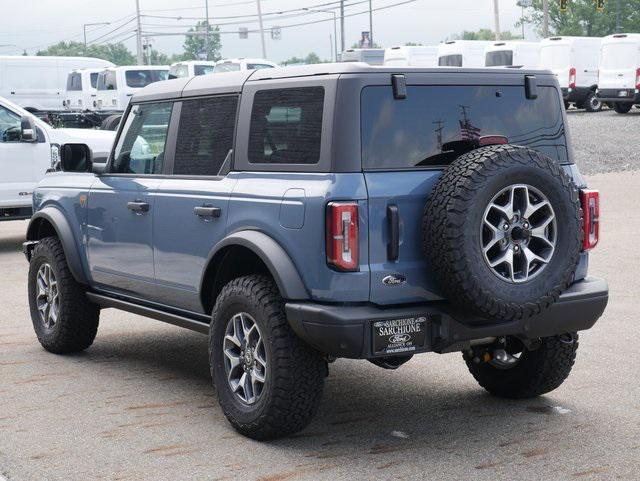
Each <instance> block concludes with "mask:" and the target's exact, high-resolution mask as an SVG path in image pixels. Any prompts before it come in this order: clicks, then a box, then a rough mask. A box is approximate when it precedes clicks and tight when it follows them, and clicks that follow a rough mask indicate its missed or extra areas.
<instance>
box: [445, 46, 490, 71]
mask: <svg viewBox="0 0 640 481" xmlns="http://www.w3.org/2000/svg"><path fill="white" fill-rule="evenodd" d="M491 43H492V42H486V41H484V40H450V41H449V42H444V43H441V44H440V45H439V46H438V65H439V66H440V67H484V50H485V48H486V47H487V45H490V44H491Z"/></svg>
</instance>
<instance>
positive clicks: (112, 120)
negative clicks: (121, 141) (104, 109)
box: [100, 114, 122, 130]
mask: <svg viewBox="0 0 640 481" xmlns="http://www.w3.org/2000/svg"><path fill="white" fill-rule="evenodd" d="M121 118H122V115H120V114H113V115H109V116H108V117H107V118H106V119H104V120H103V121H102V124H101V125H100V130H118V126H119V125H120V119H121Z"/></svg>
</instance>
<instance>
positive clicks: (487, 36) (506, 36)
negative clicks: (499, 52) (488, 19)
mask: <svg viewBox="0 0 640 481" xmlns="http://www.w3.org/2000/svg"><path fill="white" fill-rule="evenodd" d="M495 38H496V34H495V32H494V31H493V30H491V29H488V28H481V29H480V30H478V31H477V32H472V31H469V30H463V31H462V33H459V34H456V35H453V37H452V40H495ZM520 38H522V37H520V36H519V35H514V34H512V33H511V32H500V40H516V39H520Z"/></svg>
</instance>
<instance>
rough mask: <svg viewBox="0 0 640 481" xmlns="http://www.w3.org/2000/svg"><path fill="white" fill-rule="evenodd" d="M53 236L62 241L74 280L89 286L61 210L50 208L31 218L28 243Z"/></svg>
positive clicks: (70, 231) (69, 227)
mask: <svg viewBox="0 0 640 481" xmlns="http://www.w3.org/2000/svg"><path fill="white" fill-rule="evenodd" d="M51 236H56V237H57V238H58V239H60V243H61V244H62V250H63V251H64V255H65V257H66V259H67V264H68V265H69V270H70V271H71V274H72V275H73V278H74V279H75V280H76V281H77V282H79V283H81V284H88V280H87V276H86V275H85V272H84V269H83V267H82V261H81V259H80V254H79V252H78V248H77V244H76V241H75V237H74V235H73V231H72V230H71V226H70V225H69V222H68V221H67V218H66V217H65V216H64V214H63V213H62V212H61V211H60V210H59V209H57V208H55V207H51V206H50V207H45V208H44V209H42V210H40V211H38V212H36V213H35V214H34V215H33V217H32V218H31V221H30V222H29V227H28V228H27V241H38V240H41V239H44V238H45V237H51Z"/></svg>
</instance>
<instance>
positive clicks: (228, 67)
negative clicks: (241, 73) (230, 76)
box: [214, 62, 240, 72]
mask: <svg viewBox="0 0 640 481" xmlns="http://www.w3.org/2000/svg"><path fill="white" fill-rule="evenodd" d="M238 70H240V64H239V63H233V62H225V63H219V64H218V65H216V66H215V67H214V72H237V71H238Z"/></svg>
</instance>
